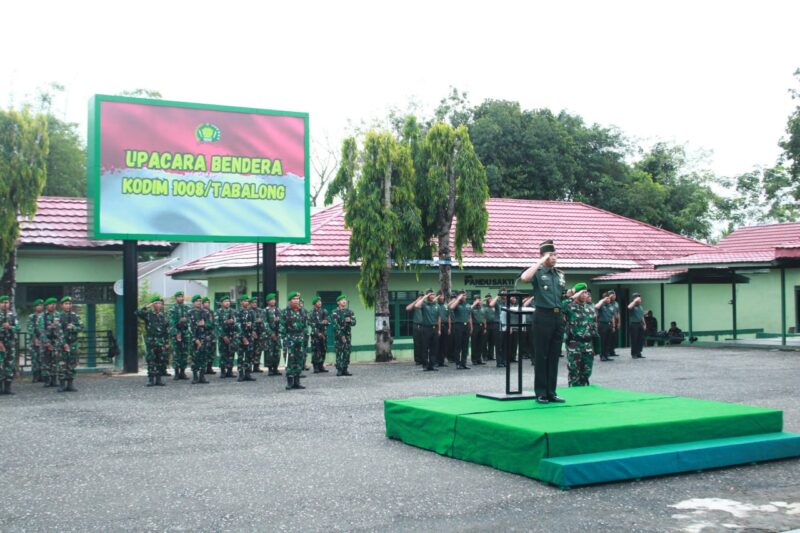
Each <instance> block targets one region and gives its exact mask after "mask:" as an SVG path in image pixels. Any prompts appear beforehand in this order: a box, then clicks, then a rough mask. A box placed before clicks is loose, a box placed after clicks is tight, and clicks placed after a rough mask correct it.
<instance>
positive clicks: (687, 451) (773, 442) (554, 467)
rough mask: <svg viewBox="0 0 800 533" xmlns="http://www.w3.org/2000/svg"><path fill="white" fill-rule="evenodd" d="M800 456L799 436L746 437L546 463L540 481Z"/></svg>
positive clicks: (574, 481)
mask: <svg viewBox="0 0 800 533" xmlns="http://www.w3.org/2000/svg"><path fill="white" fill-rule="evenodd" d="M790 457H800V434H796V433H783V432H781V433H764V434H760V435H748V436H745V437H731V438H724V439H713V440H702V441H695V442H686V443H681V444H667V445H662V446H649V447H646V448H631V449H627V450H615V451H610V452H601V453H589V454H584V455H571V456H566V457H549V458H544V459H542V461H541V462H540V463H539V472H538V475H537V476H536V478H538V479H540V480H542V481H545V482H547V483H552V484H553V485H557V486H559V487H561V488H569V487H576V486H581V485H592V484H596V483H606V482H609V481H620V480H625V479H638V478H644V477H652V476H662V475H666V474H676V473H680V472H692V471H698V470H706V469H711V468H721V467H725V466H732V465H740V464H747V463H757V462H762V461H772V460H775V459H786V458H790Z"/></svg>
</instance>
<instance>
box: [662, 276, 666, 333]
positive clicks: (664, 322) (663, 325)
mask: <svg viewBox="0 0 800 533" xmlns="http://www.w3.org/2000/svg"><path fill="white" fill-rule="evenodd" d="M661 329H662V330H663V331H666V330H667V317H666V316H664V284H663V283H662V284H661Z"/></svg>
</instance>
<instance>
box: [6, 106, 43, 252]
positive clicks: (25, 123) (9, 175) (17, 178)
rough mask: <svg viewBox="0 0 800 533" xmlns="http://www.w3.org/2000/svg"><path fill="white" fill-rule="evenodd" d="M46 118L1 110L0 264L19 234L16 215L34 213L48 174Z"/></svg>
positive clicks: (39, 115)
mask: <svg viewBox="0 0 800 533" xmlns="http://www.w3.org/2000/svg"><path fill="white" fill-rule="evenodd" d="M47 153H48V139H47V119H46V117H45V116H44V115H41V114H36V115H32V114H31V112H30V110H29V109H27V108H26V109H23V110H22V111H15V110H8V111H2V110H0V205H2V206H3V209H0V264H2V263H5V262H6V261H7V260H8V258H9V256H10V255H11V253H12V251H13V250H14V246H15V243H16V240H17V236H18V235H19V223H18V222H17V216H18V215H22V216H26V217H32V216H33V215H34V214H35V213H36V200H37V198H39V195H40V194H41V192H42V188H43V187H44V183H45V178H46V175H47Z"/></svg>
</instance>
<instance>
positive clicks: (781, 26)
mask: <svg viewBox="0 0 800 533" xmlns="http://www.w3.org/2000/svg"><path fill="white" fill-rule="evenodd" d="M98 5H99V6H102V7H95V6H93V7H91V8H86V9H77V8H76V7H75V4H74V3H70V2H22V1H19V0H16V1H14V2H13V3H11V5H9V3H6V4H5V5H4V7H3V8H2V9H1V11H2V14H3V19H4V24H3V31H2V33H0V68H2V76H0V105H3V106H5V105H7V104H8V103H10V102H11V101H12V99H15V101H16V102H19V101H20V100H22V99H24V98H25V97H26V95H32V94H34V92H35V88H36V87H37V86H40V85H43V84H46V83H48V82H50V81H57V82H60V83H62V84H64V85H66V87H67V91H68V92H67V94H66V97H65V99H64V101H61V102H58V104H57V106H58V108H59V110H65V114H66V118H68V119H70V120H73V121H77V122H80V123H81V124H82V127H85V123H86V114H87V101H88V99H89V97H90V96H91V95H92V94H94V93H103V94H115V93H118V92H120V91H122V90H125V89H134V88H139V87H144V88H149V89H156V90H158V91H161V93H162V94H163V96H164V97H165V98H167V99H171V100H183V101H190V102H203V103H217V104H227V105H240V106H248V107H262V108H270V109H284V110H293V111H307V112H309V113H310V116H311V133H312V137H316V138H321V137H322V136H324V135H326V134H327V135H328V136H329V137H331V138H332V139H333V140H334V141H335V142H338V140H339V139H340V138H341V136H342V134H343V132H345V131H346V129H347V126H348V121H349V120H351V121H356V122H357V121H359V120H361V119H367V120H369V119H371V118H374V117H379V116H384V115H385V114H386V111H387V109H388V108H390V107H393V106H394V107H401V108H404V107H405V106H406V105H407V103H408V102H409V100H412V99H413V100H416V101H418V102H421V103H423V104H425V105H427V106H429V107H432V106H433V105H435V104H436V103H437V102H438V101H439V100H440V99H441V98H442V97H443V96H444V95H445V94H446V93H447V92H448V88H449V87H450V86H455V87H457V88H459V89H461V90H466V91H468V92H469V95H470V99H471V101H472V102H474V103H478V102H481V101H482V100H484V99H486V98H495V99H508V100H517V101H519V102H520V103H521V104H522V106H523V107H525V108H542V107H547V108H550V109H553V110H554V111H558V110H561V109H566V110H567V111H569V112H570V113H575V114H579V115H581V116H583V117H584V118H585V119H586V120H587V121H588V122H598V123H600V124H603V125H615V126H617V127H619V128H621V129H622V131H624V132H625V133H626V134H628V135H629V136H630V137H632V138H634V139H635V140H637V141H639V142H640V143H642V144H644V145H649V144H651V143H652V142H655V141H656V140H666V141H672V142H679V143H688V146H689V147H690V149H691V150H693V151H703V150H707V151H710V152H711V155H710V157H709V159H708V166H710V168H711V169H713V170H714V171H716V172H717V173H719V174H724V175H731V174H737V173H740V172H744V171H747V170H749V169H751V168H752V167H753V166H755V165H769V164H772V163H774V161H775V158H776V157H777V155H778V153H779V148H778V147H777V142H778V140H779V138H780V137H781V136H782V135H783V134H784V128H785V125H786V119H787V116H788V115H789V113H790V111H791V109H792V108H793V103H792V101H791V98H790V96H789V93H788V89H789V88H790V87H795V88H797V87H798V84H797V83H796V81H795V80H794V78H793V76H792V74H793V72H794V70H795V69H796V68H798V67H800V34H799V33H798V31H797V28H798V20H800V2H798V1H768V2H765V1H752V2H731V1H727V2H710V1H708V2H703V1H700V0H694V1H675V0H669V1H631V2H604V1H593V2H547V3H545V2H504V1H483V2H468V1H456V2H446V1H437V0H427V1H424V2H418V1H402V2H400V1H395V2H380V1H372V2H347V1H336V2H324V3H322V2H319V3H306V2H300V1H294V0H293V1H285V2H280V3H276V2H269V1H267V2H247V3H245V2H239V1H236V0H226V1H223V2H220V1H215V2H210V1H206V0H195V1H193V2H178V1H168V0H162V1H160V2H152V1H149V0H147V1H141V0H140V1H138V2H125V3H122V2H113V1H111V2H105V3H102V4H98Z"/></svg>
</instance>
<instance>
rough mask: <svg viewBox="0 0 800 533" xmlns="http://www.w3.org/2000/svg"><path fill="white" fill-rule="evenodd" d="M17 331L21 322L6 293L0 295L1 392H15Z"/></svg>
mask: <svg viewBox="0 0 800 533" xmlns="http://www.w3.org/2000/svg"><path fill="white" fill-rule="evenodd" d="M17 332H19V322H18V321H17V315H16V313H14V310H13V309H11V301H10V300H9V298H8V296H6V295H5V294H4V295H2V296H0V380H1V381H0V393H2V394H13V393H12V392H11V382H12V381H13V379H14V374H15V373H16V371H17V350H16V347H17Z"/></svg>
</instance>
